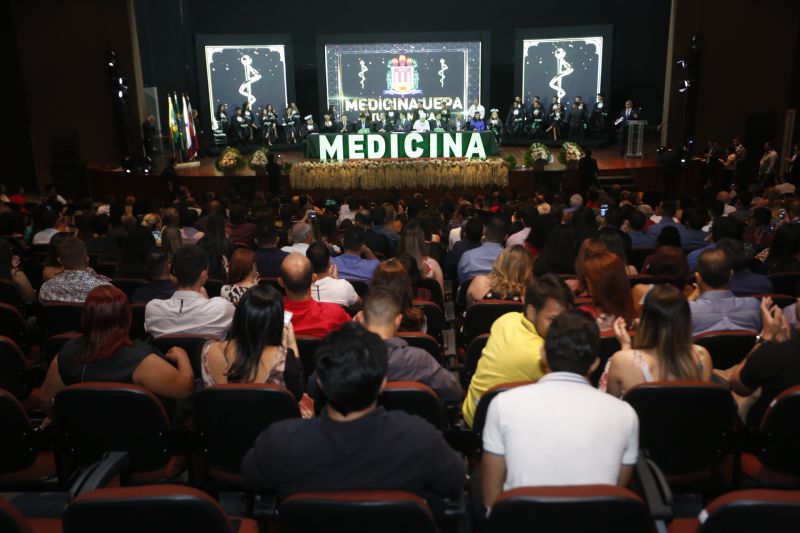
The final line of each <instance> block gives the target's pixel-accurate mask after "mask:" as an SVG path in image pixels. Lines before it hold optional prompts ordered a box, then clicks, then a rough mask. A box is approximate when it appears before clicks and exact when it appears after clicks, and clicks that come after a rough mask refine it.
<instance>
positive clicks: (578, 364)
mask: <svg viewBox="0 0 800 533" xmlns="http://www.w3.org/2000/svg"><path fill="white" fill-rule="evenodd" d="M599 345H600V334H599V331H598V329H597V325H596V324H595V322H594V321H593V320H591V319H589V318H588V317H586V316H585V315H584V314H582V313H581V312H579V311H568V312H565V313H562V314H561V315H559V316H558V317H557V318H555V320H553V322H552V324H550V327H549V328H548V330H547V335H546V336H545V342H544V348H543V349H542V359H543V361H545V362H546V364H547V366H548V368H549V369H550V373H549V374H546V375H545V376H544V377H543V378H541V379H540V380H539V381H538V382H537V383H535V384H533V385H527V386H522V387H517V388H515V389H512V390H509V391H507V392H504V393H502V394H499V395H498V396H497V397H495V398H494V400H492V403H491V404H490V405H489V411H488V413H487V417H486V426H485V427H484V431H483V458H482V460H481V495H482V497H483V504H484V505H485V506H486V507H487V508H491V507H492V505H493V504H494V502H495V501H496V500H497V497H498V496H499V495H500V494H501V493H502V492H503V491H506V490H510V489H513V488H516V487H525V486H556V485H559V486H560V485H595V484H600V485H619V486H621V487H624V486H626V485H627V484H628V481H630V478H631V475H632V473H633V468H634V465H635V464H636V460H637V458H638V449H639V419H638V417H637V416H636V412H635V411H634V410H633V408H632V407H631V406H630V405H629V404H627V403H625V402H623V401H621V400H618V399H617V398H614V397H613V396H611V395H609V394H605V393H603V392H600V391H599V390H597V389H595V388H594V387H592V385H591V383H590V382H589V380H588V379H587V376H589V375H591V373H592V372H593V371H594V370H595V369H596V368H597V366H598V365H599V364H600V360H599V359H598V358H597V355H596V354H597V353H598V349H599Z"/></svg>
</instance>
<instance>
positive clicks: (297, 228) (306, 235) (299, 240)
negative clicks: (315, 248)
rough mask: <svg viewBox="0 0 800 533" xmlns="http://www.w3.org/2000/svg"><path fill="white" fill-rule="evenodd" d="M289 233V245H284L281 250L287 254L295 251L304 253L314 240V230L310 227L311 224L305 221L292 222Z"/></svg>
mask: <svg viewBox="0 0 800 533" xmlns="http://www.w3.org/2000/svg"><path fill="white" fill-rule="evenodd" d="M291 235H292V244H291V246H284V247H283V248H281V250H282V251H284V252H286V253H287V254H290V253H292V252H297V253H299V254H303V255H305V254H306V250H308V247H309V246H310V245H311V243H313V242H314V232H313V231H312V229H311V225H310V224H306V223H305V222H295V223H294V224H292V230H291Z"/></svg>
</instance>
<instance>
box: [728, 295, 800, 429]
mask: <svg viewBox="0 0 800 533" xmlns="http://www.w3.org/2000/svg"><path fill="white" fill-rule="evenodd" d="M760 312H761V317H762V323H763V327H762V329H761V330H760V331H761V333H760V335H759V336H758V337H757V341H756V344H755V346H754V347H753V349H752V350H751V351H750V353H749V354H748V355H747V356H746V357H745V358H744V360H743V361H742V362H741V363H739V364H738V365H736V366H734V367H733V368H732V369H731V370H730V371H729V372H720V374H723V377H724V376H725V375H726V374H727V375H729V376H730V384H731V388H732V389H733V391H734V392H735V393H736V394H738V395H740V396H745V397H752V396H753V395H754V394H755V393H756V391H758V390H760V391H761V394H760V395H758V396H757V397H754V400H751V401H750V402H747V403H746V405H747V411H746V413H744V415H745V416H744V417H743V418H744V420H745V424H746V425H747V426H748V427H749V428H752V429H757V428H758V427H759V425H760V424H761V421H762V420H763V418H764V414H765V413H766V412H767V410H768V409H769V408H770V406H771V405H772V402H773V400H774V399H775V398H776V397H777V396H778V395H779V394H780V393H781V392H783V391H785V390H786V389H788V388H791V387H794V386H796V385H800V357H797V354H798V353H800V335H798V334H797V332H796V331H794V332H793V331H792V328H791V327H790V326H789V324H788V323H787V321H786V317H785V315H784V314H783V313H782V312H781V309H780V307H778V306H777V305H774V304H773V302H772V299H771V298H769V297H767V298H764V299H762V300H761V305H760Z"/></svg>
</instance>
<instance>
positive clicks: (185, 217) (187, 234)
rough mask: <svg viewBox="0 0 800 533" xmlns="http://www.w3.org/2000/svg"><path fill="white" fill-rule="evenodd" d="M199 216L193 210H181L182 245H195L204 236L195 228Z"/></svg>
mask: <svg viewBox="0 0 800 533" xmlns="http://www.w3.org/2000/svg"><path fill="white" fill-rule="evenodd" d="M199 216H200V215H198V213H197V211H195V210H194V209H183V210H182V211H181V214H180V217H181V240H182V241H183V244H197V243H198V242H199V241H200V239H202V238H203V235H205V234H204V233H203V232H202V231H200V230H199V229H198V228H197V227H196V224H197V220H198V218H199Z"/></svg>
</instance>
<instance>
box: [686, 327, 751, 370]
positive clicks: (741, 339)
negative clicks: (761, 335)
mask: <svg viewBox="0 0 800 533" xmlns="http://www.w3.org/2000/svg"><path fill="white" fill-rule="evenodd" d="M756 335H758V332H756V331H749V330H735V331H708V332H706V333H701V334H700V335H697V336H695V338H694V343H695V344H698V345H700V346H702V347H703V348H705V349H706V350H708V353H709V354H710V355H711V360H712V361H713V363H714V368H719V369H721V370H725V369H728V368H730V367H732V366H734V365H738V364H739V363H741V362H742V360H743V359H744V358H745V356H746V355H747V354H748V353H750V350H752V349H753V345H754V344H755V343H756Z"/></svg>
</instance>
